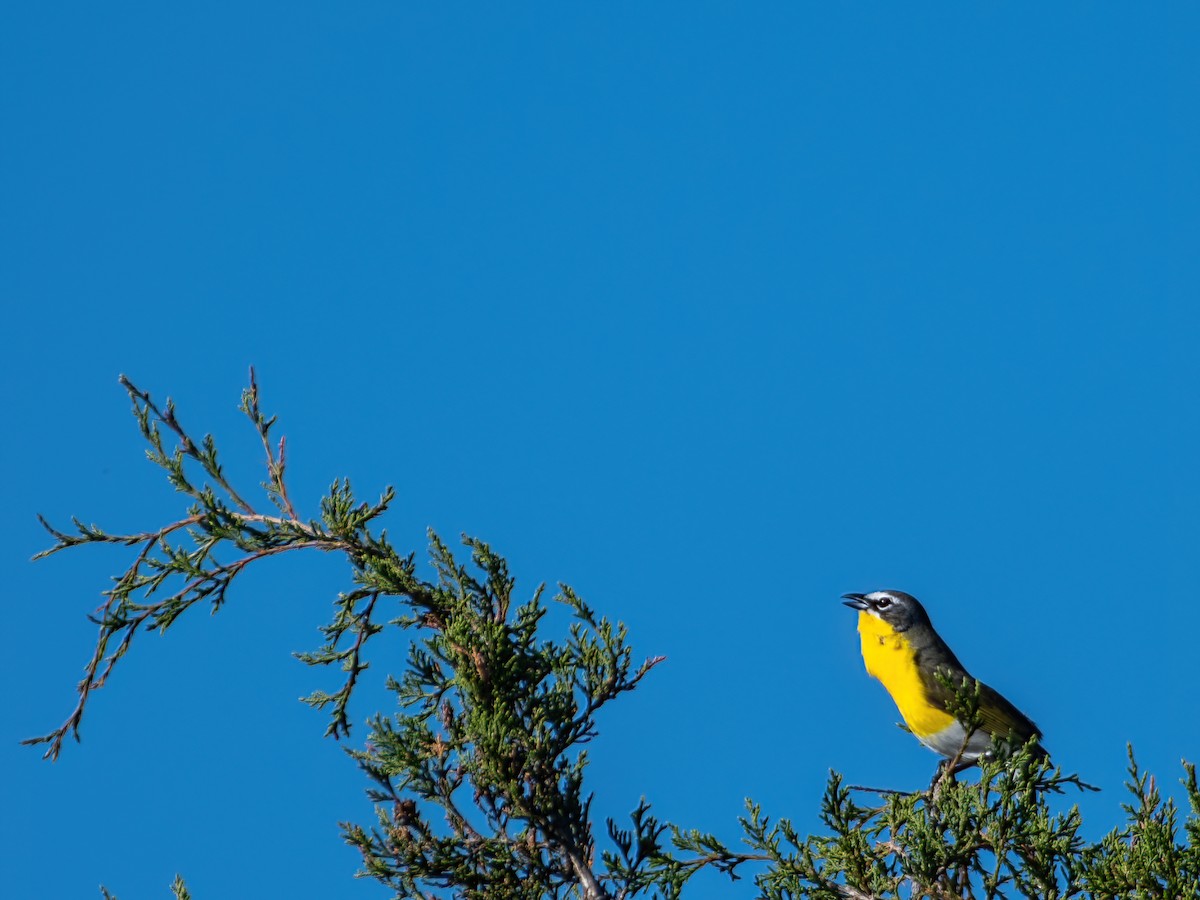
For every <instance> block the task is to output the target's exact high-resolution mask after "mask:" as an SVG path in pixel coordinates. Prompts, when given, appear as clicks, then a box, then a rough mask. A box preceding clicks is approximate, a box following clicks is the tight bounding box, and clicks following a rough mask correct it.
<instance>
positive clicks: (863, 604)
mask: <svg viewBox="0 0 1200 900" xmlns="http://www.w3.org/2000/svg"><path fill="white" fill-rule="evenodd" d="M842 602H843V603H845V604H846V605H847V606H849V607H850V608H851V609H858V610H866V609H870V608H871V604H870V603H868V602H867V598H866V595H865V594H842Z"/></svg>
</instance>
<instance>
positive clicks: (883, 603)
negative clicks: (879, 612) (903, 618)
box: [875, 596, 892, 609]
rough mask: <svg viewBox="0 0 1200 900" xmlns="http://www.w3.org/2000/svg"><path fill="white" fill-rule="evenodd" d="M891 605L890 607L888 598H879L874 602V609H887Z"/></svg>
mask: <svg viewBox="0 0 1200 900" xmlns="http://www.w3.org/2000/svg"><path fill="white" fill-rule="evenodd" d="M891 605H892V598H891V597H888V596H883V597H880V598H879V599H878V600H876V601H875V608H876V609H887V608H888V607H889V606H891Z"/></svg>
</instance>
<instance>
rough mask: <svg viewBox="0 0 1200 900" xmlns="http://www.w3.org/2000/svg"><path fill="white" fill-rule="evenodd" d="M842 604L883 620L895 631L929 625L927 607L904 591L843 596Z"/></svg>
mask: <svg viewBox="0 0 1200 900" xmlns="http://www.w3.org/2000/svg"><path fill="white" fill-rule="evenodd" d="M842 602H844V603H845V604H846V605H847V606H849V607H851V608H852V609H857V610H859V611H860V612H865V613H867V614H868V615H872V616H875V617H876V618H877V619H883V621H885V622H887V623H888V624H889V625H891V626H892V629H893V630H894V631H908V629H910V628H912V627H913V626H914V625H929V615H928V614H927V613H926V612H925V607H923V606H922V605H921V604H920V602H919V601H918V600H917V598H916V597H914V596H913V595H912V594H906V593H904V591H873V592H871V593H870V594H842Z"/></svg>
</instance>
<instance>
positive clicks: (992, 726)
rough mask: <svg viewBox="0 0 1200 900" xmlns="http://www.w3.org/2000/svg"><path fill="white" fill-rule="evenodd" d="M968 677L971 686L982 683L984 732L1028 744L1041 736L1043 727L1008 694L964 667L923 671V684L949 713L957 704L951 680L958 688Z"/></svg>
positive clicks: (981, 717) (937, 704) (981, 698)
mask: <svg viewBox="0 0 1200 900" xmlns="http://www.w3.org/2000/svg"><path fill="white" fill-rule="evenodd" d="M934 671H937V672H940V673H941V674H942V676H943V678H938V677H937V676H936V675H934V674H933V672H934ZM964 678H965V679H967V683H968V684H969V685H972V686H973V685H975V684H978V685H979V717H980V719H981V721H982V730H983V731H986V732H987V733H988V734H990V735H992V736H993V737H997V738H1000V739H1002V740H1007V741H1009V742H1011V743H1015V744H1024V743H1025V742H1026V741H1028V740H1029V739H1030V738H1031V737H1034V736H1036V737H1038V738H1039V739H1040V738H1041V736H1042V732H1041V730H1040V729H1039V728H1038V727H1037V726H1036V725H1034V724H1033V722H1032V721H1030V719H1029V717H1028V716H1026V715H1025V714H1024V713H1023V712H1021V711H1020V710H1019V709H1017V708H1016V707H1015V706H1013V705H1012V704H1011V703H1009V702H1008V700H1007V699H1005V697H1004V695H1002V694H1001V693H1000V692H999V691H997V690H994V689H993V688H990V687H988V686H987V685H986V684H984V683H983V682H982V681H976V680H975V679H973V678H971V676H970V675H968V674H967V673H966V671H965V670H963V669H961V668H957V667H954V666H938V667H937V668H936V669H935V670H929V674H928V675H926V674H925V672H924V671H923V672H922V676H921V683H922V685H923V686H924V688H925V696H926V698H927V699H928V700H929V702H930V703H932V704H934V705H935V706H937V707H938V708H939V709H943V710H945V711H946V712H949V711H950V707H951V706H952V705H953V703H954V700H955V696H956V691H955V690H954V688H952V687H949V686H948V685H947V681H948V683H949V684H950V685H954V686H956V687H957V685H960V684H962V682H963V679H964ZM943 679H945V680H943ZM1038 750H1039V751H1040V753H1043V754H1044V753H1045V751H1044V750H1042V748H1041V747H1040V746H1039V747H1038Z"/></svg>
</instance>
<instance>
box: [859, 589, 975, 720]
mask: <svg viewBox="0 0 1200 900" xmlns="http://www.w3.org/2000/svg"><path fill="white" fill-rule="evenodd" d="M858 633H859V635H861V636H862V655H863V662H865V663H866V664H867V674H868V675H870V676H871V677H872V678H878V679H879V680H880V681H882V682H883V686H884V687H885V688H887V692H888V693H889V694H891V695H892V699H893V700H894V701H896V706H897V707H898V708H899V710H900V715H901V716H903V717H904V723H905V724H906V725H907V726H908V727H909V728H910V729H912V732H913V734H915V735H916V736H917V737H924V736H925V735H929V734H936V733H937V732H939V731H941V730H942V729H944V728H947V727H949V726H950V725H953V724H954V716H952V715H950V714H949V713H947V712H945V711H944V710H942V709H939V708H938V707H936V706H934V705H933V704H931V703H930V702H929V700H928V699H927V698H926V696H925V686H924V685H923V684H922V682H921V674H920V672H919V671H917V655H916V652H915V651H914V650H913V648H912V645H911V644H909V642H908V639H907V638H906V637H905V636H904V634H903V633H902V632H898V631H893V630H892V626H891V625H889V624H888V623H887V622H885V621H883V619H881V618H879V617H878V616H873V615H871V614H870V613H868V612H859V614H858Z"/></svg>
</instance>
